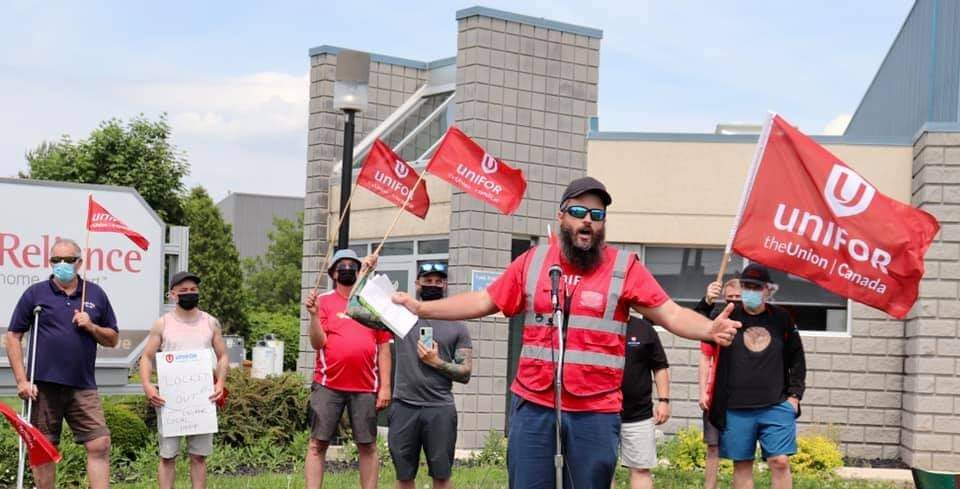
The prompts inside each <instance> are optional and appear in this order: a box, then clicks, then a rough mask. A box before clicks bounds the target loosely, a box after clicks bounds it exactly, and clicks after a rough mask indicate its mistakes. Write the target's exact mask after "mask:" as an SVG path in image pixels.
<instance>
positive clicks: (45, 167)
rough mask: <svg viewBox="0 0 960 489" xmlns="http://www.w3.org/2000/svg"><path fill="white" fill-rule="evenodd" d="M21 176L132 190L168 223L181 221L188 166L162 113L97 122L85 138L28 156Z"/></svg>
mask: <svg viewBox="0 0 960 489" xmlns="http://www.w3.org/2000/svg"><path fill="white" fill-rule="evenodd" d="M26 159H27V166H28V170H27V171H26V172H21V173H20V177H21V178H33V179H38V180H57V181H62V182H76V183H96V184H104V185H124V186H128V187H133V188H135V189H137V191H138V192H140V195H142V196H143V198H144V199H145V200H146V201H147V203H148V204H150V207H152V208H153V209H154V210H155V211H156V212H157V214H159V215H160V217H161V218H162V219H163V220H164V222H167V223H168V224H182V223H183V208H182V207H181V202H180V201H181V197H182V195H183V192H184V186H183V177H184V176H186V175H187V174H188V173H189V169H190V167H189V165H188V164H187V161H186V158H185V156H184V154H183V152H181V151H180V150H178V149H177V148H176V146H174V145H173V144H172V143H171V141H170V125H169V124H168V123H167V119H166V115H161V116H160V119H159V120H157V121H151V120H149V119H147V118H146V117H144V116H143V115H140V116H138V117H134V118H133V119H131V120H130V121H128V122H123V121H121V120H119V119H110V120H107V121H104V122H101V123H100V125H99V126H98V127H97V128H96V129H94V130H93V132H91V133H90V136H89V137H88V138H87V139H81V140H79V141H73V140H72V139H70V137H69V136H62V137H61V138H60V140H59V141H56V142H43V143H41V144H40V145H39V146H37V147H36V148H35V149H33V150H32V151H28V152H27V154H26Z"/></svg>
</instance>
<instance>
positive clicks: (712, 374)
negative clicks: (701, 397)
mask: <svg viewBox="0 0 960 489" xmlns="http://www.w3.org/2000/svg"><path fill="white" fill-rule="evenodd" d="M717 348H718V347H717V345H715V344H713V343H707V342H706V341H701V342H700V353H702V354H704V355H705V356H708V357H710V369H709V370H708V371H707V399H709V400H711V401H712V400H713V385H714V384H715V383H716V381H717Z"/></svg>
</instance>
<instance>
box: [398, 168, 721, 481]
mask: <svg viewBox="0 0 960 489" xmlns="http://www.w3.org/2000/svg"><path fill="white" fill-rule="evenodd" d="M611 202H612V199H611V197H610V194H609V193H607V190H606V188H605V187H604V185H603V184H602V183H600V182H599V181H597V180H596V179H594V178H590V177H584V178H580V179H577V180H574V181H572V182H570V185H569V186H567V189H566V190H565V191H564V193H563V196H562V197H561V199H560V202H559V207H558V211H557V223H558V224H559V229H560V238H561V239H560V243H559V244H558V245H548V246H537V247H534V248H532V249H530V250H529V251H527V252H526V253H524V254H523V255H521V256H520V257H518V258H517V259H516V260H515V261H514V262H513V263H511V264H510V266H509V267H508V268H507V270H506V271H505V272H504V273H503V275H501V276H500V278H498V279H497V280H496V281H495V282H494V283H492V284H491V285H490V286H489V287H488V288H487V289H486V290H483V291H476V292H467V293H463V294H459V295H455V296H452V297H449V298H446V299H440V300H434V301H418V300H416V299H415V298H413V297H412V296H410V295H408V294H405V293H397V294H396V295H395V296H394V299H393V300H394V302H396V303H398V304H403V305H404V306H406V307H407V309H409V310H410V311H411V312H413V313H414V314H416V315H418V316H419V317H420V319H421V320H423V319H443V320H452V321H455V320H464V319H474V318H480V317H483V316H488V315H491V314H494V313H496V312H498V311H499V312H502V313H503V314H504V315H506V316H514V315H517V314H523V315H524V318H525V320H524V327H523V347H522V349H521V352H520V360H519V365H518V367H517V376H516V379H515V380H514V382H513V385H512V387H511V390H512V392H513V394H514V396H513V406H512V416H511V418H510V433H509V438H508V440H509V442H508V447H507V464H508V471H509V477H510V487H522V488H552V487H555V469H554V462H553V457H554V452H555V450H556V440H555V433H554V423H555V421H556V414H555V410H554V372H555V359H556V358H557V357H558V356H559V355H558V351H557V347H558V345H559V341H558V334H561V331H560V328H557V327H554V325H553V322H552V320H551V319H550V318H551V317H552V313H553V306H552V303H551V297H550V295H551V294H550V291H551V286H550V277H549V273H548V270H549V268H550V267H551V266H552V265H559V266H560V267H561V269H562V277H561V278H562V280H561V282H562V285H563V289H564V290H563V292H562V296H563V297H562V298H561V302H562V307H563V308H564V309H565V315H564V316H565V317H566V318H567V320H568V321H567V322H568V324H567V327H566V330H565V332H563V333H562V334H565V335H566V349H565V356H564V365H563V392H562V396H561V400H560V403H561V406H560V407H561V409H562V412H563V415H562V426H563V434H562V439H561V443H562V445H563V447H562V448H563V452H564V453H565V458H566V461H567V463H566V464H565V466H564V472H563V474H564V485H565V486H566V487H583V488H586V487H592V488H601V487H610V480H611V479H612V477H613V472H614V469H615V468H616V462H617V449H618V446H619V443H620V409H621V405H622V401H623V396H622V394H621V391H620V384H621V380H622V378H623V366H624V353H625V350H626V337H625V331H626V325H627V320H628V319H629V317H630V309H634V310H635V311H637V312H639V313H640V314H642V315H644V316H645V317H646V318H647V319H648V320H650V321H652V322H653V323H654V324H659V325H662V326H664V327H665V328H667V329H668V330H669V331H671V332H672V333H674V334H676V335H679V336H682V337H684V338H690V339H694V340H703V341H714V342H717V343H719V344H721V345H728V344H730V341H731V339H732V338H733V337H734V335H735V333H736V329H737V328H738V327H739V326H740V324H739V323H737V322H735V321H731V320H730V319H728V315H729V314H730V308H732V304H731V306H730V307H728V308H727V309H726V310H724V312H722V313H721V314H720V315H719V316H717V318H716V319H714V320H713V321H711V320H709V319H707V318H705V317H703V316H701V315H699V314H697V313H695V312H693V311H692V310H690V309H685V308H683V307H680V306H679V305H677V304H676V303H675V302H673V301H672V300H670V298H669V297H668V296H667V294H666V293H665V292H664V291H663V288H662V287H660V285H659V284H658V283H657V281H656V280H654V278H653V276H652V275H651V274H650V272H649V271H647V269H646V268H645V267H644V266H643V265H642V264H641V263H640V262H639V261H638V260H637V257H636V256H635V255H634V254H633V253H629V252H626V251H623V250H618V249H617V248H615V247H613V246H608V245H607V244H606V243H605V241H604V235H605V221H606V216H607V207H608V206H609V205H610V204H611Z"/></svg>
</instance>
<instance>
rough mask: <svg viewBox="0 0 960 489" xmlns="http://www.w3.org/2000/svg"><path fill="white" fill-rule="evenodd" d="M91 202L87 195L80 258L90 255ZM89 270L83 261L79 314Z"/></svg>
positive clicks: (88, 266)
mask: <svg viewBox="0 0 960 489" xmlns="http://www.w3.org/2000/svg"><path fill="white" fill-rule="evenodd" d="M92 200H93V194H92V193H89V194H87V219H86V224H84V226H83V227H85V228H87V238H86V240H85V243H84V244H83V250H82V251H81V252H80V256H81V258H82V257H83V254H84V253H87V256H89V255H90V253H89V252H88V251H87V250H89V249H90V222H89V221H90V202H91V201H92ZM89 268H90V264H89V263H87V262H86V261H84V263H83V280H82V282H83V284H82V285H81V286H80V312H83V309H84V307H86V305H87V270H88V269H89Z"/></svg>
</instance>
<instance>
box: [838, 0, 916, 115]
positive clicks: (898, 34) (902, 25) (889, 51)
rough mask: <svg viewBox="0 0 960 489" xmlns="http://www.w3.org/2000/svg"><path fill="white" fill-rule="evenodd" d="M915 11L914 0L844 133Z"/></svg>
mask: <svg viewBox="0 0 960 489" xmlns="http://www.w3.org/2000/svg"><path fill="white" fill-rule="evenodd" d="M916 10H917V2H916V0H914V2H913V6H911V7H910V12H908V13H907V16H906V17H904V18H903V23H901V24H900V29H899V30H897V35H896V36H893V42H891V43H890V46H889V47H887V53H886V54H884V55H883V60H882V61H880V66H877V71H875V72H874V73H873V78H871V79H870V83H868V84H867V88H866V90H864V91H863V96H861V97H860V103H858V104H857V109H856V110H854V111H853V115H852V116H850V124H847V128H846V129H844V130H843V132H844V133H846V132H847V131H848V130H849V129H850V126H851V124H852V123H853V121H854V120H856V118H857V114H859V113H860V109H861V108H862V107H863V102H864V101H865V100H866V99H867V95H868V94H869V93H870V90H871V89H872V88H873V86H874V85H875V84H876V83H877V78H879V77H880V70H882V69H883V65H885V64H886V63H887V59H888V58H890V53H891V52H893V47H894V46H896V45H897V42H899V41H900V36H902V35H903V29H904V28H906V27H907V23H908V22H910V17H912V16H913V13H914V12H915V11H916Z"/></svg>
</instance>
